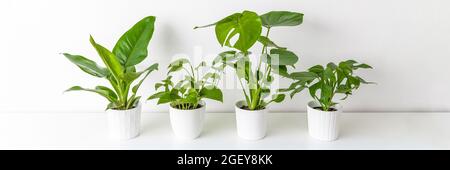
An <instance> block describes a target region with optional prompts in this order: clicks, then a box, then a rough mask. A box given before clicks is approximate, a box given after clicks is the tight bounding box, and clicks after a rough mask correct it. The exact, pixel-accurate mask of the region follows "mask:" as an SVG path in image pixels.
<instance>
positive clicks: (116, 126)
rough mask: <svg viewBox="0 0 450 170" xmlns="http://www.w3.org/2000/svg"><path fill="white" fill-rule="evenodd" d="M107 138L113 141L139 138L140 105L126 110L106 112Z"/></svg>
mask: <svg viewBox="0 0 450 170" xmlns="http://www.w3.org/2000/svg"><path fill="white" fill-rule="evenodd" d="M106 114H107V116H108V131H109V137H110V138H111V139H115V140H129V139H133V138H135V137H137V136H139V133H140V126H141V104H140V103H139V104H138V105H137V106H136V107H135V108H132V109H128V110H114V109H109V110H107V111H106Z"/></svg>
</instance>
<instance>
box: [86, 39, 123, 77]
mask: <svg viewBox="0 0 450 170" xmlns="http://www.w3.org/2000/svg"><path fill="white" fill-rule="evenodd" d="M90 42H91V44H92V46H94V48H95V50H97V53H98V55H99V56H100V58H102V60H103V63H104V64H105V65H106V67H107V68H108V70H109V71H110V72H111V73H112V75H113V76H114V77H115V78H116V79H117V80H120V77H121V76H122V74H123V72H124V71H123V70H124V68H123V67H122V65H120V62H119V60H118V59H117V57H116V56H115V55H114V54H113V53H112V52H111V51H109V50H108V49H106V48H105V47H103V46H101V45H100V44H97V43H96V42H95V40H94V38H93V37H92V36H91V37H90Z"/></svg>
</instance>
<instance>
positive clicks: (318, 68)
mask: <svg viewBox="0 0 450 170" xmlns="http://www.w3.org/2000/svg"><path fill="white" fill-rule="evenodd" d="M308 71H309V72H313V73H316V74H318V75H319V76H320V75H321V74H322V73H323V71H324V68H323V66H321V65H315V66H313V67H311V68H309V69H308Z"/></svg>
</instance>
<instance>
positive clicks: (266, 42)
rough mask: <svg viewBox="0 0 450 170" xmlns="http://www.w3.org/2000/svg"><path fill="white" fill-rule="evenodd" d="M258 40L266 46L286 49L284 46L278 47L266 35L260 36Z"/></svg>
mask: <svg viewBox="0 0 450 170" xmlns="http://www.w3.org/2000/svg"><path fill="white" fill-rule="evenodd" d="M258 42H260V43H261V44H262V45H264V46H267V47H275V48H280V49H286V48H285V47H280V46H278V45H277V44H275V43H274V42H273V41H272V40H270V39H269V38H268V37H265V36H260V37H259V39H258Z"/></svg>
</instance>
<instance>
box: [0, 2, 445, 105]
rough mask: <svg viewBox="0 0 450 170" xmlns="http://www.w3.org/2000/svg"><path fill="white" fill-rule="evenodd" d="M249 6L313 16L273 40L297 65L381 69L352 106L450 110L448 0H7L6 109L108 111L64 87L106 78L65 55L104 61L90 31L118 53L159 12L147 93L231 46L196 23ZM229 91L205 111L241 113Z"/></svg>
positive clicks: (0, 45)
mask: <svg viewBox="0 0 450 170" xmlns="http://www.w3.org/2000/svg"><path fill="white" fill-rule="evenodd" d="M245 9H247V10H252V11H256V12H258V13H260V14H263V13H265V12H268V11H271V10H291V11H298V12H302V13H304V14H305V17H304V23H303V24H302V25H301V26H300V27H294V28H281V29H277V30H275V29H274V30H273V31H272V39H273V40H274V41H276V42H278V44H280V45H282V46H286V47H288V48H289V49H291V50H292V51H294V52H295V53H297V54H298V55H299V56H300V63H299V64H298V65H297V68H298V69H305V68H306V67H310V66H312V65H314V64H326V63H327V62H329V61H334V62H338V61H340V60H344V59H350V58H351V59H355V60H357V61H361V62H365V63H368V64H370V65H372V66H373V67H374V68H375V69H374V70H370V71H364V72H359V73H360V74H361V75H362V76H363V77H364V78H366V79H367V80H370V81H375V82H377V83H378V84H377V85H367V86H362V87H361V89H360V90H358V91H356V92H355V94H354V95H353V96H351V97H349V99H348V100H346V101H345V102H343V103H342V104H343V105H344V109H345V111H362V112H364V111H450V101H449V99H448V97H449V95H450V76H449V75H450V68H449V63H450V42H449V41H450V10H449V9H450V2H448V1H445V0H265V1H263V0H245V1H243V0H126V1H125V0H122V1H119V0H39V1H36V0H2V1H0V23H1V24H0V63H1V66H0V74H1V79H0V89H1V93H0V113H12V112H25V113H35V112H44V113H60V112H102V111H103V110H104V108H105V106H106V101H104V100H103V99H102V98H101V97H99V96H96V95H94V94H90V93H83V92H78V93H77V92H74V93H66V94H63V91H64V90H65V89H67V88H68V87H70V86H73V85H81V86H84V87H94V86H95V85H98V84H103V85H106V84H107V82H106V81H104V80H101V79H96V78H94V77H91V76H89V75H87V74H85V73H83V72H82V71H80V70H79V69H78V68H76V67H75V66H74V65H73V64H72V63H70V62H69V61H68V60H67V59H66V58H64V57H63V56H62V55H60V54H59V53H62V52H70V53H74V54H82V55H84V56H86V57H88V58H91V59H94V60H95V61H97V62H99V63H100V60H99V58H98V57H97V55H96V53H95V51H94V50H93V48H92V47H91V46H90V44H89V41H88V38H89V34H92V35H93V36H94V37H95V39H96V40H97V42H99V43H100V44H103V45H105V46H106V47H108V48H110V49H111V48H112V47H113V45H114V44H115V42H116V41H117V39H118V38H119V37H120V36H121V35H122V33H123V32H125V31H126V30H127V29H128V28H129V27H131V26H132V25H133V24H134V23H135V22H137V21H138V20H139V19H141V18H142V17H144V16H148V15H154V16H156V17H157V21H156V30H155V33H154V36H153V39H152V40H151V42H150V47H149V58H147V60H146V61H145V62H144V63H142V65H141V66H140V67H139V68H143V67H144V66H147V65H149V64H151V63H154V62H158V63H160V68H161V69H160V71H159V72H155V73H152V74H151V77H150V78H149V79H147V81H146V82H145V83H144V85H143V86H142V87H141V92H142V93H143V94H144V97H147V96H148V95H149V94H150V93H153V92H154V91H153V84H154V83H155V82H156V81H159V80H161V79H163V78H164V75H165V73H166V69H165V67H166V66H167V64H168V62H169V61H170V60H172V58H171V57H172V56H173V55H175V54H178V53H185V54H189V55H193V53H194V52H193V51H194V47H196V46H197V47H201V48H202V50H203V53H204V54H211V53H218V52H220V51H221V50H223V49H221V48H220V46H219V45H218V43H217V42H216V40H215V36H214V33H213V29H203V30H193V29H192V28H193V27H194V26H196V25H202V24H209V23H211V22H214V21H217V20H218V19H221V18H223V17H225V16H227V15H229V14H231V13H233V12H239V11H242V10H245ZM284 83H286V82H284ZM284 85H287V84H284ZM224 93H225V96H224V97H225V101H224V104H220V103H217V102H212V101H207V102H208V108H207V110H209V111H211V112H225V111H229V112H231V111H233V104H234V102H235V101H236V100H239V99H242V94H241V91H240V90H238V89H234V90H233V89H228V90H224ZM308 100H309V96H308V95H307V94H306V93H302V94H300V95H297V96H296V97H295V98H294V99H293V100H289V99H288V100H286V101H285V102H284V103H282V104H274V105H272V106H271V110H273V111H304V110H305V106H306V102H307V101H308ZM144 111H145V112H161V111H167V106H166V105H162V106H156V105H155V101H149V102H146V103H145V105H144Z"/></svg>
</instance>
